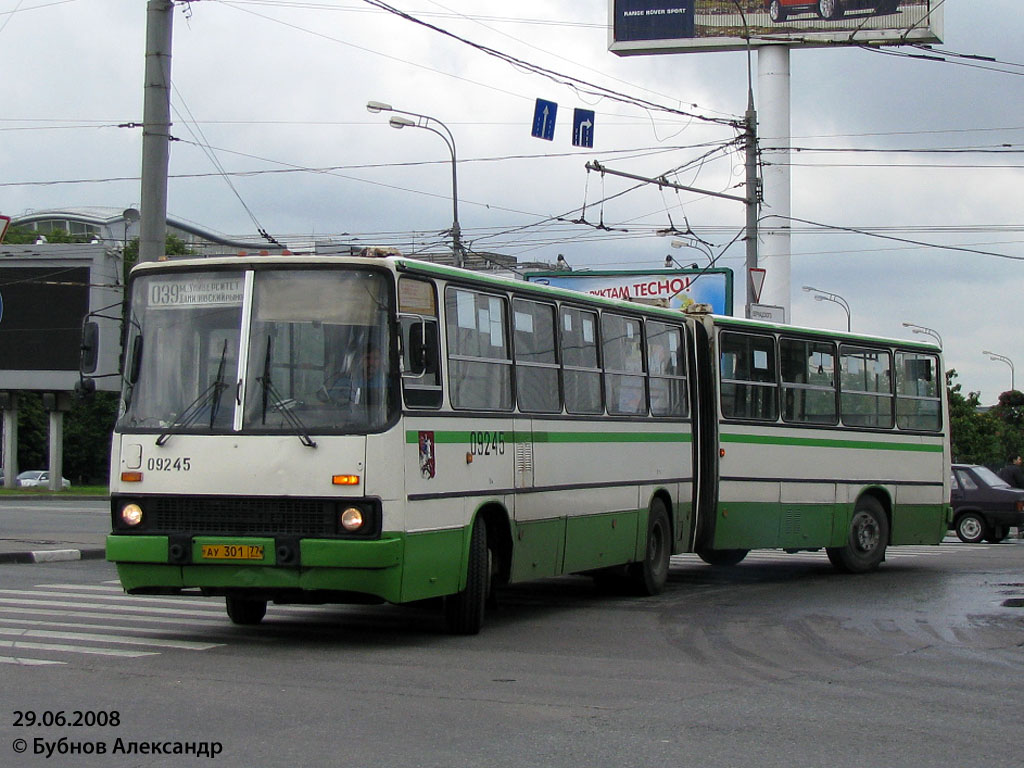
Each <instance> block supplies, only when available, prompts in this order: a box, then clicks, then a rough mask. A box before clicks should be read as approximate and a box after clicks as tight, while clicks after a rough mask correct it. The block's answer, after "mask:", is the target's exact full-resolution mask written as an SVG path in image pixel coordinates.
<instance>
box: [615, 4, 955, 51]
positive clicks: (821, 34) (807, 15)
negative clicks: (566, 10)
mask: <svg viewBox="0 0 1024 768" xmlns="http://www.w3.org/2000/svg"><path fill="white" fill-rule="evenodd" d="M943 2H944V0H609V14H610V17H611V18H610V24H609V27H610V40H609V46H608V47H609V49H610V50H611V51H613V52H614V53H617V54H620V55H623V56H628V55H631V54H644V53H671V52H676V53H683V52H687V51H709V50H710V51H731V50H739V49H744V48H746V47H747V41H748V40H749V41H750V44H751V45H755V46H757V45H788V46H792V47H804V48H809V47H822V46H835V45H865V44H881V45H903V44H906V43H934V42H942V35H943V29H942V6H943Z"/></svg>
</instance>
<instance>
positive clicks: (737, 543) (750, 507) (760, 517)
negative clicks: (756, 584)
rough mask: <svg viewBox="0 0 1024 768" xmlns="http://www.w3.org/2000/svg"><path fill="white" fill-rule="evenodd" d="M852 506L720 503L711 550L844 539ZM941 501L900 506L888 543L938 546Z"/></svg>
mask: <svg viewBox="0 0 1024 768" xmlns="http://www.w3.org/2000/svg"><path fill="white" fill-rule="evenodd" d="M853 510H854V505H853V504H764V503H750V502H734V503H723V504H720V505H719V508H718V515H717V519H716V520H715V535H714V544H713V548H714V549H773V548H777V549H818V548H822V547H840V546H843V545H844V544H845V543H846V538H847V535H848V533H849V528H850V521H851V519H852V517H853ZM947 518H948V509H947V505H945V504H901V505H900V506H899V507H898V508H897V510H896V513H895V514H894V515H892V516H891V519H890V522H891V526H890V527H891V530H890V532H889V543H890V544H892V545H900V544H938V543H939V542H940V541H942V539H943V537H944V536H945V535H946V528H947Z"/></svg>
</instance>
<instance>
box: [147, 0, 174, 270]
mask: <svg viewBox="0 0 1024 768" xmlns="http://www.w3.org/2000/svg"><path fill="white" fill-rule="evenodd" d="M173 19H174V3H173V1H172V0H148V3H147V5H146V74H145V94H144V101H143V107H142V195H141V198H140V199H141V211H140V213H141V218H140V223H139V226H140V230H139V261H140V262H143V261H157V260H158V259H161V258H163V257H164V250H165V243H166V238H167V166H168V162H169V151H168V145H169V143H170V138H171V29H172V24H173Z"/></svg>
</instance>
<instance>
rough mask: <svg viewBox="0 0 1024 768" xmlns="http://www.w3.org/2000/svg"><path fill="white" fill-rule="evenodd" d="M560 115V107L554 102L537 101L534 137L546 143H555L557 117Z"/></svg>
mask: <svg viewBox="0 0 1024 768" xmlns="http://www.w3.org/2000/svg"><path fill="white" fill-rule="evenodd" d="M557 113H558V105H557V104H555V102H553V101H545V100H544V99H537V106H536V107H534V108H533V131H532V132H531V135H532V136H536V137H537V138H538V139H545V140H546V141H554V138H555V115H556V114H557Z"/></svg>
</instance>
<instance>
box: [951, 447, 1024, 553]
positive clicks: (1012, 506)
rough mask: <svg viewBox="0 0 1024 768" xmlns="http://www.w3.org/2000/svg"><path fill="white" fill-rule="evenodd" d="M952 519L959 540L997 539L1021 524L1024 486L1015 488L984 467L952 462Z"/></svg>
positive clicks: (994, 540) (996, 541)
mask: <svg viewBox="0 0 1024 768" xmlns="http://www.w3.org/2000/svg"><path fill="white" fill-rule="evenodd" d="M950 487H951V489H952V492H951V496H952V499H951V502H952V504H953V523H952V526H951V530H954V531H956V535H957V536H958V537H959V538H960V541H965V542H967V543H968V544H976V543H978V542H979V541H981V540H982V539H985V540H987V541H991V542H992V543H998V542H1000V541H1002V540H1003V539H1005V538H1006V536H1007V534H1009V532H1010V528H1011V527H1013V526H1018V527H1019V526H1022V525H1024V488H1014V487H1012V486H1011V485H1009V484H1008V483H1007V482H1006V481H1005V480H1003V479H1002V478H1001V477H999V475H997V474H996V473H995V472H993V471H992V470H991V469H988V468H987V467H980V466H977V465H976V464H954V465H953V467H952V478H951V486H950Z"/></svg>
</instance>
